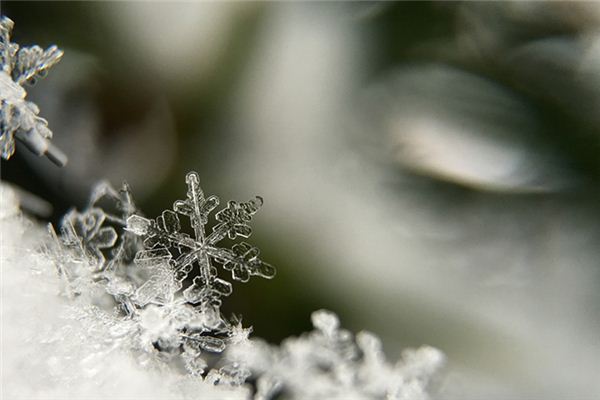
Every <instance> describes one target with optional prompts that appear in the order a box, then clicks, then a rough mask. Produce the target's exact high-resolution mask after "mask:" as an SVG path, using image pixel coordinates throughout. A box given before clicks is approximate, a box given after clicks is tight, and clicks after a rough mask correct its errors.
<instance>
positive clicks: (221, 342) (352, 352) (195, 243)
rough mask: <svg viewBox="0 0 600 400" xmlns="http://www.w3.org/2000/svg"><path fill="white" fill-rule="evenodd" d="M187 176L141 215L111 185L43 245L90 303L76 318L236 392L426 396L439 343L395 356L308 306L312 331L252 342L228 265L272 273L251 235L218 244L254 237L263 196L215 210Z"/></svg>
mask: <svg viewBox="0 0 600 400" xmlns="http://www.w3.org/2000/svg"><path fill="white" fill-rule="evenodd" d="M186 184H187V196H186V198H185V199H184V200H177V201H175V203H174V204H173V208H172V210H166V211H163V212H162V213H161V215H160V216H158V217H157V218H156V219H149V218H146V217H144V216H142V215H141V214H140V212H139V210H138V209H137V208H136V206H135V204H134V202H133V200H132V197H131V193H130V190H129V187H128V186H127V185H125V184H124V185H123V187H122V188H121V190H119V191H117V190H115V189H113V188H112V187H111V186H110V185H108V184H107V183H102V184H100V185H98V186H97V187H96V189H95V190H94V192H93V193H92V196H91V199H90V202H89V204H88V206H87V208H86V209H84V210H83V211H81V212H79V211H76V210H71V211H70V212H69V213H67V215H65V217H64V219H63V224H62V229H61V238H60V240H59V238H58V237H55V240H54V243H55V246H49V250H50V251H48V252H47V254H48V255H51V256H52V257H53V258H54V259H55V260H57V262H56V265H57V268H56V269H57V271H58V273H59V275H60V276H61V277H63V278H64V279H63V280H64V281H66V283H67V284H66V287H67V290H66V292H67V294H69V297H71V298H74V299H75V298H76V299H79V300H80V303H81V304H82V306H81V307H79V308H77V307H75V308H74V309H73V310H74V311H73V312H74V313H76V314H77V312H79V314H77V315H79V317H77V316H74V317H73V318H75V319H78V320H85V325H87V326H89V328H88V334H87V335H88V336H86V337H96V336H97V337H98V340H99V341H100V342H102V343H104V345H103V346H106V344H107V343H111V345H110V346H109V347H110V348H111V349H114V348H122V349H125V350H128V351H130V352H132V353H133V354H135V355H137V358H138V361H139V362H141V363H142V365H171V366H182V367H183V368H184V369H185V371H186V372H187V374H188V375H189V376H190V377H192V378H195V379H198V380H199V381H201V382H203V383H204V384H207V385H210V386H211V387H216V386H219V387H222V388H223V389H224V390H229V389H231V390H233V391H236V393H238V392H237V391H238V390H241V389H243V390H247V389H248V382H254V387H255V396H254V399H255V400H266V399H274V398H277V397H278V396H280V395H283V396H285V397H286V398H291V399H323V398H327V399H396V400H400V399H411V400H412V399H426V398H427V393H428V392H427V389H428V385H429V384H430V381H431V379H432V377H433V376H435V372H436V371H437V370H438V369H439V367H440V366H441V364H442V363H443V360H444V358H443V356H442V354H441V353H440V352H439V351H438V350H436V349H433V348H430V347H423V348H421V349H418V350H413V351H409V352H406V353H405V354H404V356H403V358H402V359H401V360H400V361H398V362H397V363H396V364H391V363H389V362H388V361H386V359H385V357H384V354H383V351H382V349H381V343H380V340H379V338H378V337H377V336H375V335H373V334H371V333H368V332H360V333H358V334H357V335H356V336H354V335H352V334H351V333H350V332H349V331H347V330H344V329H342V328H341V327H340V323H339V320H338V318H337V316H336V315H335V314H333V313H331V312H328V311H324V310H321V311H317V312H315V313H314V314H313V315H312V322H313V325H314V328H315V329H314V330H313V331H312V332H310V333H307V334H304V335H303V336H300V337H297V338H289V339H287V340H285V341H284V342H283V343H282V344H281V346H279V347H277V346H271V345H268V344H266V343H264V342H262V341H260V340H255V339H249V335H250V333H251V331H252V329H251V328H244V327H243V326H242V324H241V320H240V319H239V318H238V317H233V318H231V319H228V318H226V317H224V316H223V315H222V313H221V310H220V307H221V304H222V301H223V299H224V298H225V297H226V296H228V295H229V294H231V292H232V290H233V286H232V283H231V282H230V281H229V280H227V279H225V278H224V276H225V275H226V274H230V276H231V280H233V281H240V282H246V281H248V280H249V278H250V277H251V276H260V277H263V278H272V277H273V276H274V274H275V269H274V268H273V267H272V266H271V265H269V264H266V263H265V262H263V261H262V260H260V258H259V252H258V249H256V248H255V247H253V246H251V245H250V244H248V243H246V242H240V243H235V244H232V245H231V246H222V245H221V243H223V242H230V241H232V240H235V239H238V238H240V237H241V238H244V239H246V238H248V237H249V236H250V235H251V233H252V230H251V227H250V222H251V220H252V218H253V216H254V215H255V214H256V212H257V211H258V209H259V208H260V206H261V205H262V199H261V198H260V197H256V198H255V199H253V200H250V201H248V202H242V203H238V202H234V201H230V202H229V203H228V204H227V206H226V207H224V208H223V209H221V210H220V211H218V212H216V214H215V216H214V219H213V218H211V213H212V212H213V211H215V210H216V209H217V207H218V205H219V199H218V198H217V197H216V196H208V197H207V196H205V195H204V193H203V191H202V189H201V188H200V181H199V178H198V174H196V173H195V172H190V173H189V174H188V175H187V176H186ZM186 220H187V221H189V226H187V227H186V226H185V225H184V224H183V223H182V222H185V221H186ZM210 224H212V228H210V229H208V228H207V226H210ZM186 229H188V230H189V232H190V233H188V232H186ZM86 293H87V294H86ZM90 293H96V294H95V295H90ZM102 295H104V296H105V297H106V296H109V297H110V298H111V299H112V300H113V302H112V307H111V306H108V307H106V304H104V305H102V304H103V302H102V301H100V300H99V299H100V298H102ZM81 299H84V300H85V301H81ZM88 300H89V301H88ZM77 310H79V311H77ZM94 332H96V333H94ZM86 340H88V339H86ZM111 351H112V350H111ZM226 388H229V389H226ZM232 393H233V392H232ZM239 393H241V392H239ZM244 393H246V392H244Z"/></svg>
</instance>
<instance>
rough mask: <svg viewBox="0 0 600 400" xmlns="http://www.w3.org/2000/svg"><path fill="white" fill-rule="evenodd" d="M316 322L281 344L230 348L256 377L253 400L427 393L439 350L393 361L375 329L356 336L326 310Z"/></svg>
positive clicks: (318, 314) (422, 395) (439, 361)
mask: <svg viewBox="0 0 600 400" xmlns="http://www.w3.org/2000/svg"><path fill="white" fill-rule="evenodd" d="M312 322H313V325H314V327H315V329H314V330H313V331H312V332H310V333H308V334H305V335H303V336H301V337H298V338H289V339H287V340H285V341H284V342H283V343H282V344H281V346H280V347H275V346H270V345H267V344H266V343H264V342H261V341H252V342H248V343H243V344H242V345H240V346H233V347H232V348H231V349H230V352H229V354H228V356H229V358H230V360H232V362H235V363H237V364H238V365H241V366H245V367H246V368H249V369H250V370H251V371H252V374H253V375H254V376H255V378H256V395H255V400H265V399H273V398H276V397H277V396H279V395H282V394H283V395H284V397H285V398H290V399H324V398H326V399H389V400H391V399H397V400H400V399H411V400H419V399H427V398H428V395H427V393H428V391H427V389H428V385H429V384H430V383H431V382H430V381H431V380H432V378H433V377H434V376H435V373H436V372H437V371H438V370H439V369H440V367H441V366H442V365H443V363H444V356H443V354H442V353H441V352H440V351H439V350H437V349H434V348H431V347H422V348H420V349H417V350H409V351H405V352H404V354H403V358H402V359H401V360H399V361H398V362H397V363H395V364H391V363H389V362H388V361H386V359H385V355H384V353H383V351H382V348H381V342H380V340H379V338H378V337H377V336H375V335H374V334H372V333H369V332H359V333H358V334H357V335H356V336H355V337H354V336H353V335H352V334H351V333H350V332H349V331H347V330H344V329H341V328H340V326H339V320H338V317H337V316H336V315H335V314H333V313H331V312H329V311H325V310H319V311H316V312H314V313H313V315H312Z"/></svg>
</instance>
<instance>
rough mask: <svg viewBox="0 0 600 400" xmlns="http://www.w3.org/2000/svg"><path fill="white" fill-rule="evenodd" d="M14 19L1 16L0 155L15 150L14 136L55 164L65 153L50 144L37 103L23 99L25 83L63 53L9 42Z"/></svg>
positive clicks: (5, 155)
mask: <svg viewBox="0 0 600 400" xmlns="http://www.w3.org/2000/svg"><path fill="white" fill-rule="evenodd" d="M13 25H14V23H13V21H11V20H10V18H8V17H5V16H2V17H1V19H0V99H1V106H0V155H1V156H2V158H4V159H9V158H10V157H11V156H12V154H13V153H14V151H15V138H16V139H19V140H20V141H22V142H23V143H24V144H25V145H26V146H27V147H28V148H29V149H30V150H31V151H32V152H33V153H35V154H37V155H40V156H41V155H46V156H47V157H48V158H49V159H50V160H51V161H52V162H54V163H56V164H57V165H60V166H62V165H64V164H65V163H66V161H67V159H66V156H65V155H64V154H63V153H62V152H61V151H60V150H58V149H57V148H56V147H54V146H53V145H52V143H51V142H50V141H49V139H50V138H51V137H52V132H51V131H50V129H48V122H47V121H46V120H45V119H43V118H41V117H39V116H38V114H39V112H40V110H39V108H38V107H37V105H35V104H34V103H32V102H30V101H26V100H25V97H26V96H27V92H26V91H25V89H24V88H23V85H24V84H25V83H29V84H34V83H35V81H36V79H37V78H38V77H43V76H45V75H46V72H47V71H48V69H49V68H50V67H52V66H53V65H54V64H56V63H57V62H58V61H60V59H61V57H62V55H63V52H62V51H61V50H59V49H58V48H57V47H56V46H50V47H49V48H47V49H46V50H43V49H42V48H41V47H39V46H31V47H19V45H18V44H16V43H12V42H11V41H10V35H11V32H12V28H13Z"/></svg>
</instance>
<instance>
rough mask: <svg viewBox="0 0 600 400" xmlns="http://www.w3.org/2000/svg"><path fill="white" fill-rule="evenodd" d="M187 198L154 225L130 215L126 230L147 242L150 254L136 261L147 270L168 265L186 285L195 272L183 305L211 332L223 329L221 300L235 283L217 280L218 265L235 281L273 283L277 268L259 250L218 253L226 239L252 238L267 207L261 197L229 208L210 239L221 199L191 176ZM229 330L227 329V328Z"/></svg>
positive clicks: (240, 248)
mask: <svg viewBox="0 0 600 400" xmlns="http://www.w3.org/2000/svg"><path fill="white" fill-rule="evenodd" d="M186 183H187V186H188V191H187V198H186V199H185V200H177V201H175V203H174V204H173V211H171V210H166V211H164V212H163V213H162V214H161V215H160V216H159V217H158V218H156V219H155V220H150V219H146V218H144V217H141V216H139V215H132V216H131V217H129V219H128V220H127V229H128V230H130V231H131V232H133V233H135V234H137V235H140V236H142V237H143V238H144V246H145V247H146V250H144V251H141V252H139V253H138V254H137V255H136V260H138V262H140V260H144V264H146V265H148V263H155V265H165V263H166V264H168V265H169V266H170V267H171V269H172V270H173V272H174V276H175V279H176V280H177V281H178V282H182V281H183V280H185V279H186V278H187V277H188V275H189V274H190V272H191V271H192V269H193V267H194V266H195V265H197V266H198V267H199V271H198V272H199V273H198V275H197V276H196V277H194V279H193V282H192V284H191V285H190V286H189V287H187V288H186V289H185V290H184V291H183V297H184V299H185V300H186V301H187V302H188V303H191V304H195V305H198V308H200V309H201V310H202V312H203V313H204V314H205V315H210V316H211V318H209V319H208V321H207V322H208V324H209V326H208V327H210V328H216V327H218V326H221V325H223V323H224V322H225V321H223V319H222V317H221V315H220V311H219V309H220V306H221V302H222V300H221V299H222V297H224V296H228V295H229V294H231V292H232V286H231V283H230V282H228V281H226V280H224V279H222V278H220V277H219V276H218V271H217V268H216V267H215V264H221V265H222V267H223V269H225V270H228V271H231V275H232V278H233V279H234V280H237V281H240V282H247V281H248V280H249V278H250V276H260V277H263V278H267V279H270V278H273V277H274V276H275V268H273V266H271V265H269V264H267V263H265V262H263V261H262V260H261V259H260V258H259V250H258V249H257V248H256V247H253V246H251V245H249V244H248V243H245V242H242V243H238V244H235V245H234V246H233V247H232V248H231V249H228V248H224V247H219V246H218V243H219V242H220V241H222V240H223V239H225V238H226V237H227V238H229V239H232V240H233V239H236V238H238V237H242V238H248V237H249V236H250V235H251V234H252V229H251V227H250V225H249V223H250V221H251V219H252V216H253V215H254V214H255V213H256V212H257V211H258V209H259V208H260V206H261V205H262V204H263V200H262V198H261V197H256V198H255V199H253V200H250V201H248V202H244V203H238V202H235V201H230V202H229V203H228V204H227V207H226V208H224V209H223V210H221V211H219V212H217V213H216V215H215V218H216V221H217V224H216V225H215V226H214V227H213V228H212V230H211V232H210V233H208V234H207V232H206V224H207V223H208V218H209V215H210V213H211V212H212V211H213V210H215V208H217V206H218V205H219V198H218V197H217V196H209V197H205V196H204V193H203V192H202V189H201V188H200V179H199V178H198V174H197V173H195V172H190V173H188V174H187V176H186ZM179 215H182V216H185V217H187V218H188V219H189V221H190V225H191V228H192V229H193V231H194V235H193V237H192V236H190V235H188V234H186V233H183V232H182V231H181V222H180V219H179ZM225 325H228V324H225Z"/></svg>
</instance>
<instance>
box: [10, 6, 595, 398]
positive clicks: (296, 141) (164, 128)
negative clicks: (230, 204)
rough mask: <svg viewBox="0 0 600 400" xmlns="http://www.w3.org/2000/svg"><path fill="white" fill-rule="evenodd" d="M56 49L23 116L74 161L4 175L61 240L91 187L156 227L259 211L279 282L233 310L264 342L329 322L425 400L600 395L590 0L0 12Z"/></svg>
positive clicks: (239, 288)
mask: <svg viewBox="0 0 600 400" xmlns="http://www.w3.org/2000/svg"><path fill="white" fill-rule="evenodd" d="M1 11H2V14H3V15H7V16H8V17H10V18H11V19H12V20H13V21H15V30H14V34H13V36H14V41H15V42H17V43H20V44H22V45H29V44H34V43H36V44H39V45H41V46H43V47H46V46H49V45H51V44H57V45H58V46H59V47H60V48H62V49H64V51H65V56H64V58H63V60H62V61H61V63H60V64H59V65H58V66H56V67H55V68H53V70H52V71H51V72H50V74H49V76H48V78H46V79H44V80H42V81H40V82H39V83H38V84H37V85H36V86H35V87H33V88H31V89H29V99H30V100H32V101H34V102H35V103H37V104H38V105H39V106H40V109H41V115H42V116H43V117H44V118H46V119H47V120H48V121H49V126H50V128H51V129H52V131H53V132H54V140H53V142H54V143H55V144H56V145H57V146H58V147H60V148H61V149H62V150H63V151H64V152H65V153H67V155H68V157H69V164H68V165H67V167H66V168H64V169H59V168H56V167H55V166H54V165H53V164H51V163H50V162H49V161H48V160H46V159H38V158H36V157H35V156H31V155H30V154H28V152H27V151H26V150H24V149H18V150H17V154H15V156H14V157H13V159H11V160H10V162H8V163H6V162H5V161H4V160H2V179H3V180H5V181H9V182H12V183H14V184H16V185H18V186H20V187H21V188H23V189H25V190H27V191H29V192H31V193H34V194H36V195H38V196H39V197H41V198H43V199H45V200H46V201H48V202H49V203H50V204H51V205H52V207H53V211H52V214H51V215H46V216H42V217H40V218H41V219H42V220H49V221H52V222H54V223H57V222H58V221H59V220H60V217H61V216H62V215H63V214H64V213H65V211H66V210H67V209H69V208H70V207H72V206H76V207H83V206H84V205H85V203H86V199H87V197H88V195H89V192H90V188H91V187H92V186H93V184H94V183H95V182H96V181H98V180H100V179H108V180H109V181H110V182H112V183H113V184H114V185H119V184H120V183H121V182H122V181H124V180H125V181H127V182H129V184H130V185H131V186H132V189H133V193H134V195H135V198H136V200H137V203H138V205H139V206H140V207H141V208H142V209H143V210H144V211H145V213H146V215H148V216H156V215H157V214H158V213H160V211H161V210H163V209H165V208H170V207H171V205H172V202H173V201H174V200H176V199H179V198H182V197H183V196H184V195H185V190H186V188H185V183H184V176H185V173H186V172H187V171H189V170H196V171H198V173H199V174H200V177H201V180H202V182H201V183H202V186H203V189H204V191H205V193H207V194H217V195H219V196H220V198H221V200H222V203H223V202H225V201H226V200H228V199H235V200H247V199H249V198H251V197H252V196H254V195H261V196H263V197H264V198H265V205H264V207H263V209H262V210H261V212H260V213H259V214H258V215H257V217H256V218H255V223H254V226H255V230H254V232H255V233H254V235H253V237H252V240H251V241H252V243H254V244H256V245H258V246H259V247H260V248H261V249H262V254H263V256H264V259H265V260H267V261H268V262H270V263H272V264H274V265H275V266H276V267H277V269H278V275H277V277H276V279H275V280H273V281H261V280H260V279H255V280H254V281H252V282H251V283H250V284H247V285H234V294H233V295H232V297H231V298H230V299H229V301H228V302H227V306H226V307H227V311H228V312H236V313H240V314H242V315H243V316H244V322H245V324H246V325H253V326H254V332H255V334H256V335H257V336H260V337H263V338H266V339H267V340H269V341H272V342H279V341H280V340H282V339H283V338H285V337H287V336H289V335H297V334H299V333H301V332H303V331H305V330H308V329H310V319H309V315H310V312H311V311H313V310H315V309H319V308H327V309H330V310H332V311H335V312H337V313H338V314H339V315H340V317H341V319H342V322H343V324H344V325H345V326H346V327H347V328H348V329H351V330H353V331H358V330H361V329H368V330H370V331H373V332H375V333H377V334H379V335H381V337H382V339H383V341H384V344H385V350H386V352H387V354H388V356H389V357H390V358H392V359H396V358H397V357H398V356H399V354H400V351H401V349H402V348H403V347H406V346H418V345H421V344H429V345H432V346H435V347H438V348H440V349H441V350H443V351H444V352H445V353H446V354H447V356H448V360H449V363H448V368H447V371H446V375H445V377H444V379H442V380H441V381H440V382H439V388H438V389H439V397H440V398H448V399H451V398H460V399H470V398H472V399H475V398H515V399H516V398H545V399H564V398H582V399H586V398H590V399H591V398H598V396H600V380H599V379H598V378H599V371H600V336H599V334H598V333H599V329H600V260H599V256H600V228H599V226H598V222H599V221H600V202H599V199H600V190H599V189H600V186H599V185H598V183H599V182H600V158H599V154H600V113H599V112H598V111H597V110H598V109H599V106H600V3H593V2H591V3H587V2H586V3H577V2H568V3H562V2H552V3H543V2H531V3H530V2H502V3H496V2H485V3H472V2H467V3H462V2H460V3H454V2H450V3H447V2H443V3H442V2H415V3H413V2H402V3H389V2H368V3H366V2H365V3H287V2H285V3H262V2H261V3H255V2H240V3H237V2H226V3H216V2H214V3H213V2H210V3H201V2H198V3H196V2H186V3H138V2H135V3H134V2H131V3H130V2H119V3H117V2H107V3H94V2H85V3H76V2H75V3H71V2H69V3H62V2H60V3H55V2H42V3H35V2H22V3H21V2H9V1H3V2H2V10H1Z"/></svg>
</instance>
